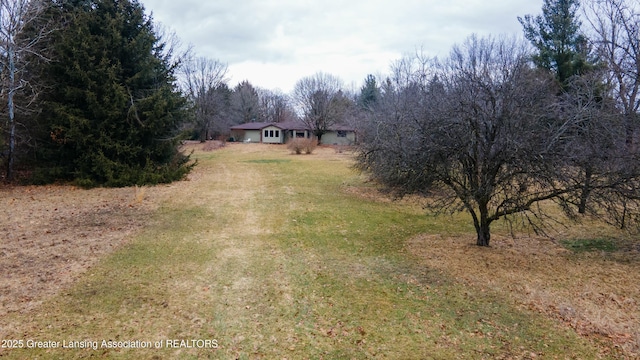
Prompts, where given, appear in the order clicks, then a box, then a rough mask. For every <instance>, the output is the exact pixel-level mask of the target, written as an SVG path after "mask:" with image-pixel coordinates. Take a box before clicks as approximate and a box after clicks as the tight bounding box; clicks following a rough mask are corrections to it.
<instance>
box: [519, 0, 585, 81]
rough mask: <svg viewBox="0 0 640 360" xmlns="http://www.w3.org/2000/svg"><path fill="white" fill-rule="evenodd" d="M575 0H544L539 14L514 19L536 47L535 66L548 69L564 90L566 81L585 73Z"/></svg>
mask: <svg viewBox="0 0 640 360" xmlns="http://www.w3.org/2000/svg"><path fill="white" fill-rule="evenodd" d="M579 6H580V2H579V1H578V0H544V5H543V6H542V15H538V16H536V17H533V16H532V15H525V17H524V18H521V17H518V21H520V24H522V26H523V28H524V35H525V38H526V39H527V40H529V41H530V42H531V44H532V45H533V46H534V47H535V48H536V50H537V53H536V54H535V55H534V56H533V61H534V63H535V64H536V66H538V67H540V68H543V69H546V70H550V71H552V72H553V73H554V74H555V75H556V79H557V80H558V82H559V83H560V84H561V85H562V86H563V87H565V86H566V85H567V80H568V79H569V78H571V77H572V76H573V75H578V74H581V73H584V72H585V71H587V70H589V69H590V68H591V67H592V66H593V64H592V63H590V62H589V60H588V53H589V49H588V45H587V43H588V42H587V38H586V37H585V36H584V35H583V34H581V32H580V26H581V23H580V21H579V20H578V18H577V16H576V12H577V10H578V8H579Z"/></svg>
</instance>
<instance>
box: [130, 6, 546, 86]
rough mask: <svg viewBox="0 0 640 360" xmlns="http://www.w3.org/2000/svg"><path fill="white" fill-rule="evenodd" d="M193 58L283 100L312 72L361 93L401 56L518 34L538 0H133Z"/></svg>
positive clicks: (436, 52)
mask: <svg viewBox="0 0 640 360" xmlns="http://www.w3.org/2000/svg"><path fill="white" fill-rule="evenodd" d="M139 1H140V2H141V3H142V5H143V6H144V7H145V9H146V12H147V14H150V15H152V16H153V19H154V20H155V21H156V22H160V23H161V24H162V25H164V26H165V27H167V28H169V29H170V30H172V31H174V32H175V33H176V35H177V36H178V37H179V38H180V40H181V41H182V43H183V44H184V45H191V46H192V48H193V51H194V54H195V55H196V56H199V57H206V58H210V59H214V60H219V61H221V62H223V63H225V64H227V66H228V69H229V72H228V78H229V85H230V86H235V84H237V83H238V82H241V81H243V80H248V81H249V82H250V83H251V84H253V85H254V86H257V87H261V88H265V89H270V90H276V89H278V90H281V91H282V92H284V93H289V92H290V91H291V90H292V89H293V87H294V86H295V83H296V82H297V81H298V80H300V79H302V78H304V77H307V76H311V75H313V74H315V73H317V72H324V73H329V74H332V75H335V76H337V77H339V78H341V79H342V81H343V82H344V83H345V86H346V87H347V88H348V89H353V90H357V89H359V88H360V87H361V86H362V84H363V82H364V79H365V78H366V76H367V75H368V74H374V75H384V74H387V73H389V68H390V66H391V64H392V63H393V62H394V61H396V60H398V59H400V58H401V57H402V56H404V55H408V54H412V53H415V52H416V51H421V52H423V53H424V54H425V55H427V56H437V57H440V58H443V57H446V56H448V54H449V52H450V50H451V48H452V46H453V45H454V44H460V43H462V42H463V41H464V40H465V39H466V38H467V37H469V36H470V35H471V34H474V33H475V34H477V35H479V36H487V35H503V34H506V35H516V36H521V35H522V26H521V25H520V23H519V22H518V19H517V17H518V16H524V15H526V14H532V15H538V14H540V13H541V8H542V0H492V1H486V0H349V1H343V0H208V1H203V0H180V1H176V0H139Z"/></svg>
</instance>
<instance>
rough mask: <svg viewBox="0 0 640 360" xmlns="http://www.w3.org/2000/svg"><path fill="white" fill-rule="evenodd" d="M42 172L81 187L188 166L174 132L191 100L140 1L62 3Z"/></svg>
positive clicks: (149, 178)
mask: <svg viewBox="0 0 640 360" xmlns="http://www.w3.org/2000/svg"><path fill="white" fill-rule="evenodd" d="M55 3H57V4H61V5H59V7H58V9H57V11H59V13H60V17H61V18H64V19H65V21H64V26H63V27H62V28H61V29H60V31H58V32H57V33H56V35H55V37H54V39H53V42H52V48H53V51H54V56H53V57H54V61H52V62H51V63H50V64H49V66H48V68H47V75H48V78H49V81H50V82H51V85H52V86H51V88H50V90H49V91H48V92H47V94H46V95H45V98H44V100H45V101H44V111H43V112H42V115H41V118H40V123H41V124H43V125H44V130H45V131H44V135H45V138H44V139H42V140H43V143H42V144H41V146H40V151H39V152H38V159H39V160H40V162H39V163H40V166H39V168H38V171H37V172H36V173H37V174H38V179H39V180H40V181H51V180H54V179H66V180H75V181H76V182H77V183H78V184H80V185H83V186H97V185H102V186H127V185H132V184H147V183H161V182H170V181H173V180H177V179H180V178H182V177H183V176H184V175H185V174H186V173H187V172H188V171H189V170H190V168H191V165H189V158H188V156H185V155H183V154H182V153H180V152H179V151H178V149H177V145H178V143H177V141H178V139H177V138H176V137H175V135H176V134H177V130H178V128H179V125H180V123H181V121H182V119H183V118H184V111H185V108H186V107H185V104H186V103H185V100H184V98H183V97H182V96H181V94H180V92H179V91H178V90H177V86H176V84H175V78H174V70H175V67H176V66H175V65H176V64H171V63H170V60H169V57H168V56H166V54H165V53H164V52H165V49H164V46H165V45H164V43H163V42H162V39H160V38H159V36H158V35H157V34H156V32H155V30H154V26H153V22H152V19H151V18H150V17H148V16H147V15H145V13H144V8H143V6H142V5H141V4H140V3H139V2H138V1H137V0H84V1H82V0H81V1H77V0H76V1H67V2H55Z"/></svg>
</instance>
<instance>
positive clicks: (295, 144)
mask: <svg viewBox="0 0 640 360" xmlns="http://www.w3.org/2000/svg"><path fill="white" fill-rule="evenodd" d="M316 147H318V140H316V139H309V138H294V139H291V140H289V142H287V149H289V150H291V153H294V154H297V155H300V154H302V153H303V152H304V153H305V154H311V153H313V150H315V149H316Z"/></svg>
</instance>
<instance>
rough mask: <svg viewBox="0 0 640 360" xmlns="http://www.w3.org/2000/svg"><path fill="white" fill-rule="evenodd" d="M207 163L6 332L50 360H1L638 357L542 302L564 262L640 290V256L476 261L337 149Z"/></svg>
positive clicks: (478, 252) (506, 250) (467, 233)
mask: <svg viewBox="0 0 640 360" xmlns="http://www.w3.org/2000/svg"><path fill="white" fill-rule="evenodd" d="M193 156H194V157H195V158H197V159H198V162H199V165H198V166H197V167H196V169H195V171H194V173H193V174H191V175H190V179H189V180H188V181H184V182H181V183H176V184H172V185H169V186H160V187H155V188H148V189H146V191H145V194H144V199H139V200H140V201H142V202H148V203H153V204H154V206H153V207H151V208H152V209H153V211H151V215H150V216H149V218H148V219H147V220H145V221H146V222H145V225H144V226H142V227H141V228H140V229H139V230H137V231H136V232H135V233H133V234H129V235H127V236H128V241H126V242H125V243H124V244H123V245H122V246H120V247H118V248H117V249H116V250H115V251H113V252H111V253H109V254H108V255H105V256H103V257H102V258H101V259H100V261H98V262H97V263H96V264H95V265H93V266H91V267H90V268H89V269H88V270H87V271H86V272H84V273H82V275H81V276H79V277H78V278H77V280H75V281H74V282H73V283H71V284H70V285H68V286H65V287H63V288H62V289H61V290H60V291H59V292H58V293H57V294H56V295H52V296H50V297H47V299H46V301H43V303H42V304H41V305H39V306H37V307H35V308H33V309H30V310H24V311H18V312H10V313H8V314H6V316H4V317H5V320H4V322H5V324H13V325H12V326H11V327H10V328H9V329H7V327H5V328H3V329H1V330H2V332H0V333H1V334H2V337H3V339H16V340H21V341H22V342H23V344H24V345H23V346H24V347H26V346H27V345H31V346H36V347H39V348H29V349H27V348H23V349H12V350H9V349H0V357H3V358H7V359H14V358H15V359H23V358H89V357H100V358H103V357H106V358H115V359H128V358H140V359H170V358H185V359H190V358H193V359H200V358H211V359H261V358H264V359H367V358H378V359H482V358H485V359H495V358H502V359H533V358H544V359H556V358H557V359H597V358H624V357H625V355H626V356H628V357H630V356H632V354H633V351H635V350H634V349H635V348H634V346H636V345H635V344H636V341H638V342H640V337H639V338H637V339H636V338H635V337H636V336H638V335H637V332H633V331H637V328H636V329H635V330H634V329H628V330H625V329H611V330H610V333H607V332H606V331H604V330H602V329H604V327H603V326H601V327H600V328H599V329H601V330H600V333H598V332H597V331H591V332H589V331H581V330H584V329H583V328H581V327H580V326H578V325H579V324H584V322H585V321H586V320H584V319H586V318H588V317H587V315H588V307H587V306H586V305H585V306H584V309H583V308H581V307H580V306H581V305H580V304H582V303H579V302H577V300H576V302H575V303H571V304H570V305H571V307H569V309H570V310H572V311H574V313H571V311H569V310H568V309H566V308H561V304H560V303H562V302H560V303H559V302H557V301H555V300H554V299H557V297H553V296H551V295H547V296H544V294H561V295H562V294H563V292H562V291H564V290H566V289H568V288H570V287H571V286H573V285H571V284H572V283H571V282H570V281H571V280H570V279H569V280H567V283H563V282H561V281H560V280H558V282H552V281H551V280H550V281H549V282H546V281H543V282H544V284H542V285H540V284H538V285H539V287H536V286H538V285H536V284H537V283H536V281H539V280H541V279H542V280H545V279H547V278H546V277H548V278H549V279H551V278H559V279H562V278H563V276H560V275H562V274H555V275H554V273H553V272H552V273H545V272H544V271H545V269H553V266H552V265H551V264H555V262H559V261H564V262H566V263H568V264H570V266H574V265H575V266H576V269H577V266H579V265H580V264H586V265H584V266H587V268H589V266H591V267H594V268H600V269H602V266H603V265H602V264H609V265H610V266H612V267H613V268H615V269H617V270H620V271H621V273H625V274H627V275H626V276H628V277H629V278H630V279H636V282H637V278H638V276H637V275H638V274H639V272H638V261H637V253H636V255H634V256H635V258H634V257H630V258H629V257H625V259H623V260H621V259H618V258H614V257H615V255H611V254H610V252H609V251H606V252H602V254H600V253H598V256H594V255H593V252H589V251H587V250H588V249H586V250H585V249H584V248H589V249H590V247H589V246H595V247H596V248H597V249H599V248H600V247H602V245H598V244H599V243H598V244H596V245H591V244H590V243H588V244H587V245H588V246H581V247H580V246H579V245H574V246H576V247H580V251H579V252H575V253H574V252H571V251H570V250H566V249H565V248H563V247H562V245H561V244H555V243H550V242H548V241H547V242H545V241H543V240H539V239H538V240H535V241H533V240H532V241H531V243H534V244H537V245H536V246H540V247H539V248H533V250H532V248H531V247H530V246H529V245H526V246H525V245H522V242H517V241H516V240H513V239H511V238H508V237H507V236H504V235H506V233H507V232H508V229H506V228H504V229H501V228H500V226H498V227H497V228H496V240H495V241H496V245H495V247H494V248H491V249H476V248H475V247H472V246H469V244H472V243H473V242H474V239H473V228H472V225H471V223H470V221H469V220H468V219H467V218H466V217H465V216H457V215H456V216H451V217H447V216H445V217H439V218H434V217H432V216H429V215H425V211H424V210H423V209H422V207H421V206H420V205H419V204H418V203H417V202H412V201H411V200H403V201H390V200H388V199H386V198H385V197H383V196H381V195H380V194H378V193H377V192H376V191H375V189H373V188H372V186H373V185H372V184H369V183H367V182H366V181H365V180H366V179H365V178H364V177H362V176H360V175H359V174H357V173H355V172H354V171H352V170H351V168H350V164H351V162H350V157H349V155H348V154H345V153H336V152H335V151H333V150H331V149H318V150H317V152H316V153H315V154H313V155H298V156H295V155H291V154H289V152H288V151H287V150H286V148H284V147H279V146H263V145H251V144H232V145H229V146H227V147H226V148H224V149H222V150H217V151H213V152H204V151H196V152H195V153H194V155H193ZM501 232H502V235H500V234H501ZM511 243H513V244H515V245H511V246H507V245H505V244H511ZM527 244H528V243H527ZM571 244H578V243H576V242H573V243H571ZM580 244H581V243H580ZM607 246H609V245H608V243H607ZM536 249H537V250H536ZM548 249H554V250H553V251H547V250H548ZM607 249H609V247H607ZM556 250H557V251H556ZM527 251H529V253H527ZM532 251H536V255H532V254H531V252H532ZM534 258H536V259H537V258H539V259H540V261H537V260H535V259H534ZM514 259H520V260H514ZM517 261H520V263H518V264H515V263H514V262H517ZM545 264H546V266H545ZM609 265H605V266H609ZM558 266H560V265H558ZM563 266H564V265H563ZM580 266H582V265H580ZM581 268H582V269H584V267H581ZM518 269H520V270H522V269H529V270H528V271H526V274H527V275H522V276H520V277H518V276H516V275H517V273H516V272H515V271H516V270H518ZM565 272H566V271H565ZM602 272H603V273H602V274H601V275H598V276H602V277H603V278H605V277H607V276H608V274H607V273H605V272H604V270H602ZM524 273H525V272H523V274H524ZM567 273H569V274H570V272H567ZM577 273H579V271H578V270H576V274H577ZM509 274H510V275H509ZM514 274H515V275H514ZM540 274H542V275H540ZM536 275H540V276H545V277H542V278H541V277H538V278H536ZM528 276H530V277H531V280H530V281H529V280H527V279H528V278H527V277H528ZM575 276H579V275H575ZM585 276H586V275H585ZM620 276H621V277H623V275H620ZM516 278H517V279H516ZM594 286H596V285H594ZM612 286H613V285H612ZM554 287H557V288H558V289H559V290H558V291H555V292H554V290H553V288H554ZM628 287H629V286H628V285H625V289H627V288H628ZM542 289H544V290H545V291H546V292H544V293H543V291H542ZM611 289H615V288H611ZM582 290H583V288H580V289H579V290H576V291H577V292H581V291H582ZM527 291H528V295H527ZM572 291H573V290H572ZM594 291H595V292H597V291H599V290H594ZM603 291H604V290H603ZM606 291H609V290H606ZM615 291H616V290H611V292H612V293H614V292H615ZM621 291H622V290H621ZM624 291H628V292H627V293H615V294H614V295H616V296H617V297H618V300H619V301H620V303H621V305H620V306H621V309H623V310H620V311H621V312H624V311H626V310H624V309H630V310H629V311H628V312H629V316H631V318H629V319H626V320H625V321H630V322H631V323H633V322H634V321H635V320H637V319H638V318H637V316H638V312H639V310H638V303H636V302H635V301H636V300H638V301H640V298H637V297H635V298H634V296H638V289H637V284H636V287H635V288H634V287H633V286H632V288H631V289H630V290H629V289H627V290H624ZM583 292H584V291H582V292H581V293H583ZM534 295H535V296H534ZM558 296H559V295H558ZM585 296H587V299H589V295H588V294H587V295H585ZM593 296H595V295H593ZM563 299H565V300H566V299H571V298H570V297H569V295H567V297H565V298H563ZM563 301H564V300H563ZM567 301H568V300H567ZM585 301H586V300H585ZM625 301H626V302H625ZM550 304H551V305H553V306H556V308H557V312H555V313H553V314H550V311H549V306H550ZM563 304H564V303H563ZM567 306H569V305H567ZM625 306H626V307H625ZM563 311H564V312H567V313H566V314H565V315H566V316H565V317H562V316H564V315H562V314H563ZM558 314H559V315H558ZM572 314H573V315H572ZM584 314H587V315H584ZM560 315H562V316H560ZM612 316H613V315H612ZM573 320H575V326H573V325H572V321H573ZM601 320H602V321H604V320H603V319H601ZM613 320H616V319H613ZM580 321H582V323H580ZM618 322H619V321H618ZM1 323H2V322H0V324H1ZM17 324H20V325H17ZM589 324H591V325H593V324H596V325H597V322H595V321H591V322H590V323H589ZM627 333H628V335H629V337H630V338H628V339H622V340H621V341H618V342H617V343H616V342H615V341H613V340H612V339H613V336H614V335H615V336H624V334H627ZM609 335H611V336H609ZM28 340H35V341H42V342H54V343H56V344H59V345H63V344H66V345H67V346H69V344H72V345H77V346H82V347H87V346H88V347H89V348H88V349H87V348H84V349H83V348H80V349H74V348H54V349H46V348H42V347H43V346H44V345H45V344H40V345H37V344H34V343H32V342H28ZM168 340H172V341H168ZM173 340H175V341H173ZM614 340H615V339H614ZM618 340H620V339H618ZM74 341H75V342H76V343H73V342H74ZM103 341H105V343H104V344H107V345H109V344H114V343H107V342H109V341H112V342H115V344H116V347H115V348H110V347H103ZM135 341H139V342H137V343H136V342H135ZM63 342H64V343H63ZM94 342H96V343H95V344H96V345H97V346H96V347H97V349H93V348H91V347H92V346H93V345H94ZM117 342H122V343H120V344H118V343H117ZM130 342H133V345H136V346H149V345H150V346H151V348H135V349H132V348H126V347H124V346H125V345H131V343H130ZM156 344H158V345H159V348H155V346H156ZM620 344H626V345H625V346H626V347H625V346H622V345H620ZM5 345H6V344H5ZM625 351H626V352H625ZM630 354H631V355H630Z"/></svg>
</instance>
